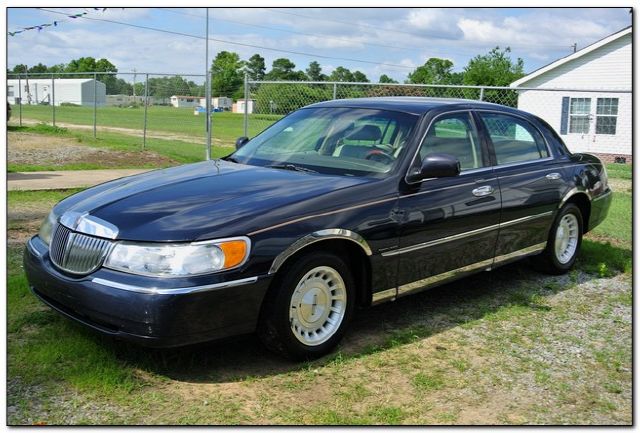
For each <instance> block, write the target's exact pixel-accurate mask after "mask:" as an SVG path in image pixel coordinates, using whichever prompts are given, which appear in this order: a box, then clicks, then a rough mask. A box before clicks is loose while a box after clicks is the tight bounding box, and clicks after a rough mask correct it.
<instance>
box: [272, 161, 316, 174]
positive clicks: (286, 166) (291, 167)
mask: <svg viewBox="0 0 640 433" xmlns="http://www.w3.org/2000/svg"><path fill="white" fill-rule="evenodd" d="M267 167H269V168H279V169H281V170H292V171H303V172H305V173H317V171H315V170H312V169H310V168H307V167H302V166H301V165H295V164H291V163H287V164H273V165H267Z"/></svg>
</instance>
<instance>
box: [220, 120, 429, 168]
mask: <svg viewBox="0 0 640 433" xmlns="http://www.w3.org/2000/svg"><path fill="white" fill-rule="evenodd" d="M417 121H418V116H415V115H411V114H406V113H400V112H395V111H385V110H375V109H361V108H305V109H302V110H298V111H295V112H293V113H291V114H290V115H288V116H286V117H285V118H283V119H281V120H280V121H278V122H277V123H275V124H273V125H272V126H271V127H269V128H268V129H266V130H265V131H263V132H262V133H261V134H260V135H258V136H257V137H255V138H253V139H252V140H251V141H249V142H248V143H247V144H246V145H244V146H243V147H241V148H240V149H238V150H237V151H236V152H235V153H234V154H233V155H231V156H230V157H229V159H231V160H232V161H236V162H239V163H242V164H249V165H258V166H267V167H273V168H281V169H288V170H298V171H307V172H311V171H313V172H318V173H325V174H337V175H345V176H374V177H383V176H385V175H386V174H387V173H389V172H390V171H391V170H393V168H394V167H395V165H396V163H397V162H398V160H399V159H400V157H401V155H403V153H404V152H403V151H406V150H405V147H406V145H407V139H408V138H409V136H410V134H411V131H412V130H413V127H414V125H415V124H416V123H417Z"/></svg>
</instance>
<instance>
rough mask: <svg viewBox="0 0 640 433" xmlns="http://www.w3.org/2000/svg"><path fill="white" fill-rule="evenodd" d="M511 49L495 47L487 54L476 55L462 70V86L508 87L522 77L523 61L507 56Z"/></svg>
mask: <svg viewBox="0 0 640 433" xmlns="http://www.w3.org/2000/svg"><path fill="white" fill-rule="evenodd" d="M510 52H511V48H509V47H507V48H505V49H504V50H500V47H495V48H494V49H492V50H491V51H489V53H488V54H484V55H477V56H475V57H474V58H473V59H471V60H469V64H468V65H467V66H466V67H465V68H464V84H469V85H483V86H508V85H509V84H511V83H512V82H514V81H516V80H517V79H518V78H521V77H523V76H524V61H523V60H522V59H521V58H518V59H517V60H516V61H515V62H514V61H513V60H512V59H511V57H510V56H509V53H510Z"/></svg>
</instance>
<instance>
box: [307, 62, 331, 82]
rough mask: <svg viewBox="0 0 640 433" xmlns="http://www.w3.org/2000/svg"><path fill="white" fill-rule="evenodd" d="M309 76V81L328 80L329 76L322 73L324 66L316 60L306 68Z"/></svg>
mask: <svg viewBox="0 0 640 433" xmlns="http://www.w3.org/2000/svg"><path fill="white" fill-rule="evenodd" d="M306 72H307V78H309V81H326V79H327V76H326V75H325V74H323V73H322V68H321V67H320V63H318V62H316V61H315V60H314V61H313V62H311V63H309V67H308V68H307V70H306Z"/></svg>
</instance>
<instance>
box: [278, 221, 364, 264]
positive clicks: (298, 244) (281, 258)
mask: <svg viewBox="0 0 640 433" xmlns="http://www.w3.org/2000/svg"><path fill="white" fill-rule="evenodd" d="M331 239H341V240H348V241H350V242H353V243H355V244H357V245H358V246H359V247H360V248H361V249H362V251H363V252H364V253H365V254H366V255H367V256H371V255H372V254H373V252H372V251H371V247H370V246H369V244H368V243H367V241H366V240H365V239H364V238H363V237H362V236H360V235H359V234H358V233H356V232H354V231H351V230H347V229H339V228H333V229H325V230H318V231H315V232H313V233H310V234H308V235H306V236H303V237H302V238H300V239H298V240H297V241H295V242H294V243H292V244H291V245H289V246H288V247H287V248H286V249H285V250H284V251H282V252H281V253H280V254H278V255H277V256H276V258H275V259H273V263H272V264H271V268H270V269H269V274H275V273H276V272H278V270H279V269H280V268H281V267H282V265H283V264H284V263H285V262H286V261H287V260H288V259H289V258H290V257H291V256H293V255H294V254H295V253H297V252H298V251H300V250H301V249H303V248H306V247H308V246H309V245H311V244H314V243H316V242H320V241H325V240H331Z"/></svg>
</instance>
